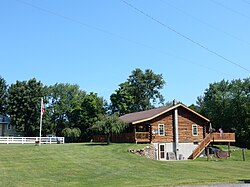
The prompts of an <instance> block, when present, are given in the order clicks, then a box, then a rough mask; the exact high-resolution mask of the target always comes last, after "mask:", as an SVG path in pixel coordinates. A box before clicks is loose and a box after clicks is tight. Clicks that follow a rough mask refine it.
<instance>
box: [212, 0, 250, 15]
mask: <svg viewBox="0 0 250 187" xmlns="http://www.w3.org/2000/svg"><path fill="white" fill-rule="evenodd" d="M210 1H211V2H213V3H214V4H217V5H219V6H221V7H223V8H225V9H227V10H230V11H231V12H234V13H235V14H239V15H241V16H243V17H245V18H247V19H250V16H248V15H246V14H243V13H241V12H239V11H237V10H234V9H232V8H230V7H228V6H225V5H224V4H222V3H219V2H217V1H214V0H210Z"/></svg>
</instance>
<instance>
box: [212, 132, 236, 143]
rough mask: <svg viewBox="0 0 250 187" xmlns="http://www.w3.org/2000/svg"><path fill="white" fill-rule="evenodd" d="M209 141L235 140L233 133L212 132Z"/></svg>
mask: <svg viewBox="0 0 250 187" xmlns="http://www.w3.org/2000/svg"><path fill="white" fill-rule="evenodd" d="M211 142H235V133H223V134H220V133H212V134H211Z"/></svg>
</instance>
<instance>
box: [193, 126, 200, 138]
mask: <svg viewBox="0 0 250 187" xmlns="http://www.w3.org/2000/svg"><path fill="white" fill-rule="evenodd" d="M195 129H196V133H195ZM198 134H199V128H198V125H196V124H193V125H192V135H193V136H198Z"/></svg>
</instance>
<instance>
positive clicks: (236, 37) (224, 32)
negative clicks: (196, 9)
mask: <svg viewBox="0 0 250 187" xmlns="http://www.w3.org/2000/svg"><path fill="white" fill-rule="evenodd" d="M161 2H163V3H164V4H166V5H168V6H170V7H172V8H174V9H176V10H178V11H179V12H181V13H182V14H184V15H187V16H189V17H191V18H192V19H194V20H196V21H198V22H200V23H203V24H204V25H206V26H208V27H210V28H212V29H214V30H217V31H219V32H222V33H223V34H226V35H228V36H230V37H231V38H234V39H235V40H238V41H240V42H243V43H245V44H248V45H250V42H249V41H247V40H243V39H241V38H239V37H238V36H235V35H233V34H231V33H229V32H227V31H224V30H223V29H220V28H218V27H215V26H214V25H211V24H209V23H207V22H205V21H203V20H201V19H199V18H197V17H195V16H193V15H191V14H189V13H188V12H186V11H184V10H182V9H180V8H178V7H176V6H174V5H172V4H170V3H169V1H166V0H161Z"/></svg>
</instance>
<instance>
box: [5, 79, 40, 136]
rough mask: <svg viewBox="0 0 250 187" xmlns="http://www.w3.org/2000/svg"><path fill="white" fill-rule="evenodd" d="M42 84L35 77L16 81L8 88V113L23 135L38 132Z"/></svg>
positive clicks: (34, 134) (31, 134)
mask: <svg viewBox="0 0 250 187" xmlns="http://www.w3.org/2000/svg"><path fill="white" fill-rule="evenodd" d="M43 95H44V89H43V85H42V83H41V82H40V81H36V79H35V78H33V79H30V80H29V81H22V82H20V81H16V83H15V84H12V85H11V86H10V87H9V89H8V96H7V97H8V99H7V104H8V111H7V112H8V114H9V115H10V117H11V123H12V124H13V125H15V126H16V130H17V131H19V132H21V133H23V134H24V135H25V136H36V135H38V134H39V133H38V132H39V120H40V106H41V97H43Z"/></svg>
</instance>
